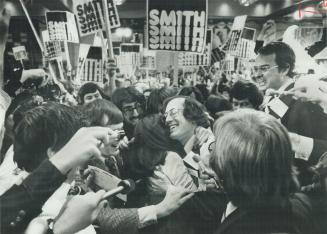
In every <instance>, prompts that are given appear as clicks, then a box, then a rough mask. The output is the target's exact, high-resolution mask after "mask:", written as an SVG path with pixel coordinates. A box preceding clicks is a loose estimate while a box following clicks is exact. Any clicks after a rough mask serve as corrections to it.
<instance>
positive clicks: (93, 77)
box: [79, 46, 103, 84]
mask: <svg viewBox="0 0 327 234" xmlns="http://www.w3.org/2000/svg"><path fill="white" fill-rule="evenodd" d="M84 49H85V50H86V49H87V48H86V47H85V48H84ZM80 52H81V51H80ZM79 62H81V61H79ZM82 62H83V61H82ZM80 77H81V81H84V82H90V81H92V82H97V83H101V84H102V81H103V61H102V48H101V47H96V46H91V47H90V48H89V50H88V53H87V57H86V59H85V61H84V66H83V68H82V72H81V75H80Z"/></svg>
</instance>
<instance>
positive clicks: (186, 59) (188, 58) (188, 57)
mask: <svg viewBox="0 0 327 234" xmlns="http://www.w3.org/2000/svg"><path fill="white" fill-rule="evenodd" d="M211 44H212V30H208V31H207V38H206V47H205V49H204V53H203V54H198V53H190V52H182V53H179V57H178V64H179V66H182V67H189V66H210V60H211V48H212V45H211Z"/></svg>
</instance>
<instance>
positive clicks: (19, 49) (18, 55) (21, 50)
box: [12, 46, 27, 61]
mask: <svg viewBox="0 0 327 234" xmlns="http://www.w3.org/2000/svg"><path fill="white" fill-rule="evenodd" d="M12 51H13V53H14V57H15V59H16V60H17V61H20V60H24V59H27V53H26V48H25V46H16V47H13V48H12Z"/></svg>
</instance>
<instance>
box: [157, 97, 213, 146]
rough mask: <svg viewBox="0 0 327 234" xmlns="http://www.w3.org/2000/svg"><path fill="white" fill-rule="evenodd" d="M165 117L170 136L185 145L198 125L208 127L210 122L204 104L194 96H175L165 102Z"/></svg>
mask: <svg viewBox="0 0 327 234" xmlns="http://www.w3.org/2000/svg"><path fill="white" fill-rule="evenodd" d="M163 110H164V117H165V122H166V125H167V127H168V128H169V133H170V138H172V139H174V140H177V141H179V142H180V143H181V144H182V145H183V146H185V145H186V144H187V143H188V141H190V139H191V138H192V137H193V135H194V134H195V132H196V131H195V130H196V129H197V127H203V128H208V127H209V126H210V122H209V119H208V116H207V115H206V113H205V109H204V107H203V105H201V104H200V103H199V102H197V101H196V100H195V99H194V98H192V97H184V96H175V97H172V98H169V99H167V100H166V101H165V103H164V108H163Z"/></svg>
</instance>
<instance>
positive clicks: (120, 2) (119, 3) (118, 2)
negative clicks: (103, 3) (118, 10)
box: [114, 0, 126, 6]
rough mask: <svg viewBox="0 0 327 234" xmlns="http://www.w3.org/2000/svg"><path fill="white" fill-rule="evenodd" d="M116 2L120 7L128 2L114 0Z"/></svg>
mask: <svg viewBox="0 0 327 234" xmlns="http://www.w3.org/2000/svg"><path fill="white" fill-rule="evenodd" d="M114 2H115V4H116V5H118V6H119V5H122V4H124V3H125V2H126V0H114Z"/></svg>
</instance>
